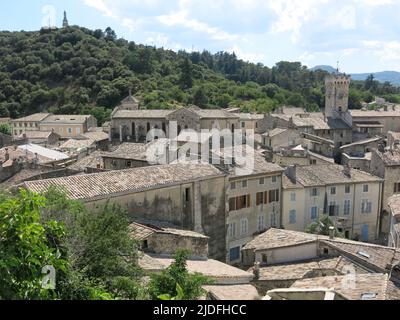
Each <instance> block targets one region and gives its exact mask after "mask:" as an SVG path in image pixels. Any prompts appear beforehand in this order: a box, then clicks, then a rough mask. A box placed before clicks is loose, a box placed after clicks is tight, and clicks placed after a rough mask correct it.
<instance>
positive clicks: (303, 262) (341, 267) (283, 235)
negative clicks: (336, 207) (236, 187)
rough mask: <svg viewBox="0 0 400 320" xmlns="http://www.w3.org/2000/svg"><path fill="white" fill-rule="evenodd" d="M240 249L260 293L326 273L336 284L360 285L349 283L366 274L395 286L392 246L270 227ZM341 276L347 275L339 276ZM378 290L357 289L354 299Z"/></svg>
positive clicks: (398, 273)
mask: <svg viewBox="0 0 400 320" xmlns="http://www.w3.org/2000/svg"><path fill="white" fill-rule="evenodd" d="M332 234H333V233H332ZM242 251H243V257H244V266H249V267H252V269H250V270H249V271H253V273H254V275H255V280H254V282H253V283H254V285H255V286H256V287H257V288H258V290H259V292H260V293H261V294H264V293H265V291H268V290H276V289H280V288H291V287H295V286H294V284H295V283H296V282H298V281H321V280H322V279H325V280H329V279H331V278H330V277H336V279H338V281H340V284H343V285H346V284H347V285H346V286H344V287H342V288H347V287H350V288H356V289H361V288H360V287H357V286H351V284H352V283H353V284H354V285H356V284H357V279H359V278H360V277H363V276H367V275H370V276H371V277H372V276H374V275H376V276H377V275H385V276H386V277H387V278H389V279H390V280H392V281H393V282H394V283H397V287H398V286H399V285H398V284H399V280H400V268H399V261H400V253H399V251H398V250H397V249H395V248H389V247H385V246H379V245H373V244H365V243H360V242H357V241H351V240H347V239H342V238H335V237H333V236H332V235H331V236H322V235H315V234H307V233H303V232H296V231H289V230H278V229H270V230H268V231H267V232H265V233H263V234H261V235H259V236H258V237H257V238H256V239H254V240H253V241H252V242H250V243H248V244H247V245H246V246H245V247H244V248H243V250H242ZM343 276H347V279H343V278H341V277H343ZM313 279H315V280H313ZM317 279H318V280H317ZM341 280H344V281H343V282H342V281H341ZM322 281H324V280H322ZM349 285H350V286H349ZM322 287H323V288H325V285H324V286H322ZM372 287H373V286H371V288H372ZM330 288H331V287H330V286H329V287H328V289H330ZM363 289H365V287H363ZM397 290H398V288H397ZM378 292H380V291H375V289H373V290H371V291H369V290H366V291H361V292H360V291H358V294H359V298H358V300H362V294H367V293H368V294H370V295H371V294H374V297H375V296H378ZM379 294H380V293H379Z"/></svg>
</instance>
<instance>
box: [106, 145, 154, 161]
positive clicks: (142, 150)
mask: <svg viewBox="0 0 400 320" xmlns="http://www.w3.org/2000/svg"><path fill="white" fill-rule="evenodd" d="M147 148H148V145H146V144H143V143H123V144H121V145H120V146H119V147H118V148H117V149H116V150H115V151H112V152H103V156H104V157H106V158H118V159H128V160H141V161H145V160H146V158H147V157H146V152H147Z"/></svg>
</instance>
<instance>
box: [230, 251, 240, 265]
mask: <svg viewBox="0 0 400 320" xmlns="http://www.w3.org/2000/svg"><path fill="white" fill-rule="evenodd" d="M239 259H240V247H236V248H232V249H231V250H229V260H230V261H231V262H232V261H236V260H239Z"/></svg>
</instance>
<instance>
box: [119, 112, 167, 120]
mask: <svg viewBox="0 0 400 320" xmlns="http://www.w3.org/2000/svg"><path fill="white" fill-rule="evenodd" d="M172 112H174V110H117V111H116V112H115V113H114V115H113V119H125V118H128V119H129V118H131V119H140V118H144V119H165V118H166V117H167V116H168V115H170V114H171V113H172Z"/></svg>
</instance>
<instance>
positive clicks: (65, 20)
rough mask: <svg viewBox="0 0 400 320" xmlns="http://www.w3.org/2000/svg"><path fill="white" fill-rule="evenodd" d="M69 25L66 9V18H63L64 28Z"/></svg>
mask: <svg viewBox="0 0 400 320" xmlns="http://www.w3.org/2000/svg"><path fill="white" fill-rule="evenodd" d="M68 26H69V23H68V19H67V12H66V11H64V20H63V28H67V27H68Z"/></svg>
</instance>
